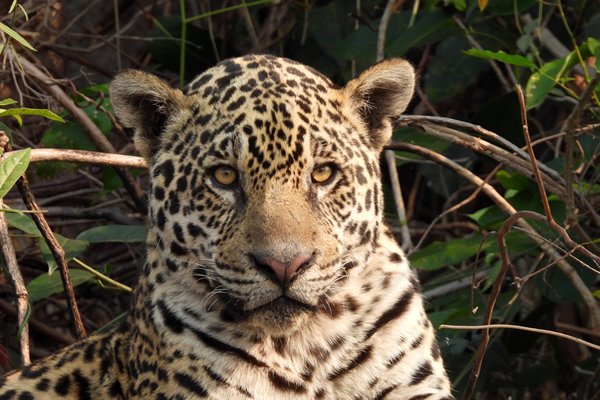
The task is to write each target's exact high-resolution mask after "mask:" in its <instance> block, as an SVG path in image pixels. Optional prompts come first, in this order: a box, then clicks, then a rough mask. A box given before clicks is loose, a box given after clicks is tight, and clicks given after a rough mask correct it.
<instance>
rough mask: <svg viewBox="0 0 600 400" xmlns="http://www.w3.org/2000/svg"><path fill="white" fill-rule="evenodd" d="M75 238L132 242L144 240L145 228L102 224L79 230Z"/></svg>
mask: <svg viewBox="0 0 600 400" xmlns="http://www.w3.org/2000/svg"><path fill="white" fill-rule="evenodd" d="M77 240H85V241H87V242H90V243H104V242H121V243H134V242H144V241H145V240H146V228H145V227H144V226H143V225H104V226H97V227H94V228H91V229H88V230H87V231H83V232H81V233H80V234H79V235H78V236H77Z"/></svg>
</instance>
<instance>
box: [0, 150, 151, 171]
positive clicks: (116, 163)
mask: <svg viewBox="0 0 600 400" xmlns="http://www.w3.org/2000/svg"><path fill="white" fill-rule="evenodd" d="M9 154H10V153H9V152H7V153H5V154H4V155H3V156H2V157H1V158H0V159H4V158H5V157H7V156H8V155H9ZM42 161H67V162H73V163H81V164H96V165H108V166H111V167H123V168H146V167H147V166H146V162H145V161H144V159H143V158H142V157H137V156H128V155H124V154H110V153H100V152H97V151H86V150H69V149H31V157H30V160H29V162H30V163H36V162H42Z"/></svg>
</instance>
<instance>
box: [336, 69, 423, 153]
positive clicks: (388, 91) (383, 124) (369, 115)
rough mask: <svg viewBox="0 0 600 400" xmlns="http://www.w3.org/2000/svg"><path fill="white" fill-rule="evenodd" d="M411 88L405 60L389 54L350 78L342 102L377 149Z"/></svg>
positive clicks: (411, 71)
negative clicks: (390, 56) (359, 120)
mask: <svg viewBox="0 0 600 400" xmlns="http://www.w3.org/2000/svg"><path fill="white" fill-rule="evenodd" d="M414 88H415V71H414V69H413V67H412V66H411V65H410V64H409V63H408V61H406V60H402V59H400V58H390V59H387V60H384V61H381V62H380V63H378V64H375V65H374V66H372V67H371V68H369V69H367V70H366V71H364V72H363V73H361V74H360V75H359V76H357V77H356V78H354V79H352V80H351V81H350V82H348V84H347V85H346V87H344V89H343V96H344V102H345V103H346V104H347V105H348V106H349V107H350V109H351V111H352V112H355V113H357V114H358V116H359V118H360V119H361V121H362V122H363V124H364V126H365V127H366V128H367V131H368V134H369V139H370V141H371V143H372V144H373V146H374V147H375V148H377V149H381V148H382V147H383V146H384V145H385V144H386V143H387V142H388V141H389V140H390V138H391V136H392V123H393V121H394V120H395V119H396V118H398V117H399V116H400V114H402V113H403V112H404V110H406V107H407V106H408V103H409V102H410V99H411V98H412V95H413V92H414Z"/></svg>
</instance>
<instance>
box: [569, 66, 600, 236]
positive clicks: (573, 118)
mask: <svg viewBox="0 0 600 400" xmlns="http://www.w3.org/2000/svg"><path fill="white" fill-rule="evenodd" d="M599 82H600V74H598V75H596V77H594V78H593V79H592V80H591V81H590V83H589V84H588V86H587V88H585V90H584V91H583V93H582V94H581V97H580V98H579V101H578V102H577V105H576V106H575V108H573V110H572V111H571V114H569V116H568V117H567V119H566V121H565V122H564V124H563V126H562V129H561V131H565V132H567V136H566V137H565V169H564V171H565V172H564V174H565V187H566V190H567V195H566V199H565V202H566V203H567V221H566V223H567V224H569V225H570V224H576V223H577V215H576V207H575V199H574V190H575V189H574V187H573V184H574V182H575V168H573V162H574V159H573V149H574V147H575V132H574V128H575V126H576V125H577V123H578V121H579V116H580V115H581V113H582V112H583V110H584V108H585V106H586V105H587V103H588V101H589V99H590V97H591V96H592V94H593V93H594V89H595V88H596V86H597V85H598V83H599Z"/></svg>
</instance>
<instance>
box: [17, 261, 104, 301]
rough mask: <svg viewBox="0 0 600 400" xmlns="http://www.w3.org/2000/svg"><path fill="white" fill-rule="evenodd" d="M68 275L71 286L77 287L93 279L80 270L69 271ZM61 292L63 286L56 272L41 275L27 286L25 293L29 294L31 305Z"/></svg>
mask: <svg viewBox="0 0 600 400" xmlns="http://www.w3.org/2000/svg"><path fill="white" fill-rule="evenodd" d="M69 275H70V276H71V282H72V283H73V286H79V285H81V284H82V283H84V282H87V281H90V280H93V279H94V275H93V274H91V273H90V272H87V271H84V270H81V269H71V270H69ZM62 291H63V284H62V280H61V278H60V274H59V273H58V272H54V273H52V274H42V275H40V276H38V277H36V278H34V279H32V280H31V282H29V283H28V284H27V292H28V293H29V301H30V302H31V303H34V302H36V301H39V300H42V299H45V298H46V297H49V296H51V295H53V294H55V293H60V292H62Z"/></svg>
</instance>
